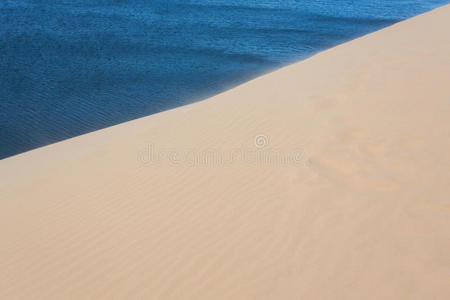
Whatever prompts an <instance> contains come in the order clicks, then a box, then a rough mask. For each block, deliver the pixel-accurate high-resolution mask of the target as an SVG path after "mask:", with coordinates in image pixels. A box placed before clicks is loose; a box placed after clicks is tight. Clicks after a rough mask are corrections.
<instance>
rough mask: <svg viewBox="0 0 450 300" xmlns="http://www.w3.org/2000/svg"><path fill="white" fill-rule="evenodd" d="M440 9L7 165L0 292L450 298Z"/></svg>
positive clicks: (448, 19)
mask: <svg viewBox="0 0 450 300" xmlns="http://www.w3.org/2000/svg"><path fill="white" fill-rule="evenodd" d="M449 54H450V5H447V6H445V7H442V8H439V9H436V10H434V11H431V12H429V13H426V14H423V15H420V16H417V17H415V18H412V19H409V20H407V21H404V22H401V23H398V24H395V25H394V26H391V27H388V28H386V29H383V30H381V31H378V32H376V33H373V34H370V35H367V36H365V37H362V38H359V39H356V40H354V41H351V42H349V43H346V44H342V45H340V46H338V47H335V48H333V49H330V50H327V51H324V52H322V53H320V54H318V55H316V56H314V57H312V58H310V59H308V60H305V61H302V62H299V63H297V64H294V65H291V66H288V67H286V68H283V69H281V70H278V71H276V72H274V73H271V74H268V75H266V76H263V77H260V78H258V79H255V80H253V81H250V82H248V83H246V84H244V85H242V86H239V87H237V88H235V89H232V90H230V91H227V92H225V93H223V94H220V95H217V96H215V97H213V98H211V99H208V100H206V101H203V102H199V103H195V104H192V105H188V106H184V107H181V108H177V109H174V110H171V111H167V112H164V113H160V114H156V115H152V116H150V117H147V118H143V119H139V120H136V121H132V122H128V123H124V124H121V125H118V126H114V127H110V128H107V129H104V130H100V131H97V132H93V133H90V134H87V135H84V136H80V137H77V138H74V139H70V140H67V141H63V142H61V143H56V144H53V145H50V146H47V147H43V148H40V149H36V150H33V151H30V152H27V153H24V154H21V155H17V156H14V157H11V158H8V159H5V160H2V161H0V178H1V180H0V199H1V201H0V236H1V239H0V249H1V251H0V299H448V298H450V285H449V281H450V256H449V253H450V239H449V236H450V202H449V199H450V184H449V183H450V174H449V170H450V154H449V153H450V122H449V118H450V103H449V100H450V84H449V80H450V60H449Z"/></svg>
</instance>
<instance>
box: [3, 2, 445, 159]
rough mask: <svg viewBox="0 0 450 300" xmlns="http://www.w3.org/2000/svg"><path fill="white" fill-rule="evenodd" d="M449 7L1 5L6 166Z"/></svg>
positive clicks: (356, 4)
mask: <svg viewBox="0 0 450 300" xmlns="http://www.w3.org/2000/svg"><path fill="white" fill-rule="evenodd" d="M446 3H448V0H445V1H444V0H422V1H419V0H416V1H412V0H353V1H351V0H329V1H323V0H322V1H313V0H303V1H300V0H279V1H275V0H242V1H236V0H163V1H160V0H77V1H74V0H0V158H5V157H8V156H11V155H14V154H18V153H21V152H24V151H27V150H30V149H33V148H36V147H40V146H44V145H47V144H50V143H53V142H56V141H60V140H63V139H66V138H70V137H73V136H77V135H80V134H83V133H86V132H90V131H93V130H96V129H101V128H104V127H107V126H110V125H114V124H118V123H121V122H124V121H128V120H132V119H135V118H139V117H142V116H146V115H150V114H153V113H156V112H160V111H163V110H167V109H169V108H173V107H176V106H180V105H184V104H187V103H191V102H193V101H197V100H200V99H204V98H206V97H208V96H211V95H213V94H216V93H219V92H221V91H223V90H226V89H228V88H231V87H233V86H235V85H237V84H239V83H242V82H244V81H246V80H248V79H250V78H253V77H255V76H258V75H260V74H262V73H265V72H268V71H271V70H273V69H274V68H278V67H281V66H283V65H286V64H289V63H291V62H293V61H296V60H300V59H303V58H306V57H308V56H311V55H313V54H314V53H316V52H318V51H321V50H323V49H326V48H329V47H332V46H334V45H337V44H339V43H342V42H345V41H347V40H350V39H353V38H356V37H358V36H361V35H364V34H366V33H369V32H372V31H375V30H377V29H380V28H382V27H385V26H388V25H390V24H393V23H395V22H398V21H400V20H403V19H405V18H408V17H411V16H414V15H416V14H419V13H422V12H425V11H427V10H430V9H432V8H435V7H437V6H439V5H442V4H446Z"/></svg>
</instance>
